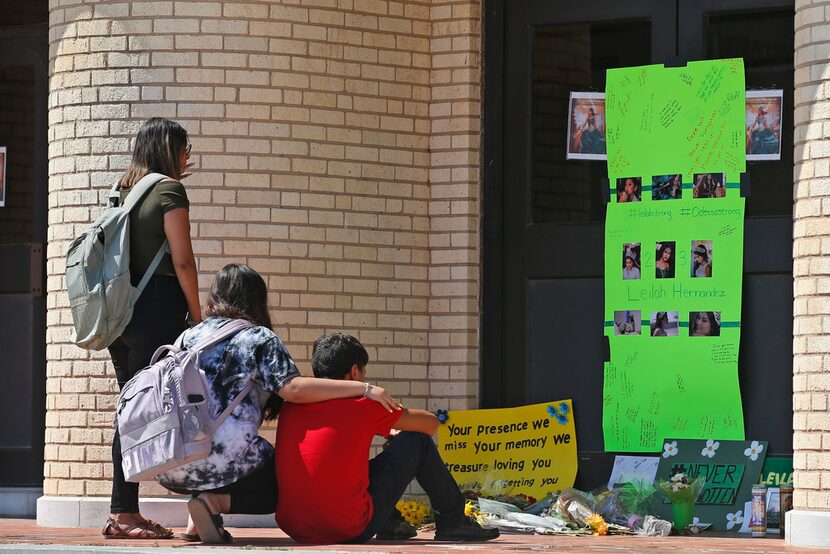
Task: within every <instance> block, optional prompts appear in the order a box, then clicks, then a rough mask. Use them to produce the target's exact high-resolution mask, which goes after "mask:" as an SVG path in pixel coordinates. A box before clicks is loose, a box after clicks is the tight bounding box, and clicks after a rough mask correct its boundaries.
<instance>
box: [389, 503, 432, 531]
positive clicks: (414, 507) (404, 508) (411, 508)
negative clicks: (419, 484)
mask: <svg viewBox="0 0 830 554" xmlns="http://www.w3.org/2000/svg"><path fill="white" fill-rule="evenodd" d="M395 507H396V508H397V509H398V511H399V512H400V513H401V515H402V516H403V518H404V519H405V520H406V521H407V522H408V523H409V524H410V525H415V526H418V525H420V524H421V523H423V521H424V519H426V517H427V516H428V515H429V508H427V507H426V506H425V505H423V504H421V503H420V502H415V501H414V500H412V501H409V502H404V501H402V500H399V501H398V503H397V504H395Z"/></svg>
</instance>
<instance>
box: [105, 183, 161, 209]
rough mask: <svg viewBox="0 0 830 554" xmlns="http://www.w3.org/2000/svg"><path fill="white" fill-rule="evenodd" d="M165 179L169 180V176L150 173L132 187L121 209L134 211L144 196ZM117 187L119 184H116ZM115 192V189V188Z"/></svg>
mask: <svg viewBox="0 0 830 554" xmlns="http://www.w3.org/2000/svg"><path fill="white" fill-rule="evenodd" d="M163 179H169V177H168V176H167V175H162V174H161V173H148V174H147V175H145V176H144V177H142V178H141V180H140V181H139V182H138V183H136V184H134V185H133V186H132V187H130V192H128V193H127V198H125V199H124V203H123V204H122V205H121V207H122V208H123V209H125V210H127V211H128V212H129V211H132V209H133V208H134V207H135V205H136V204H138V203H139V202H140V201H141V199H142V198H144V196H145V195H146V194H147V193H148V192H150V189H151V188H153V187H154V186H155V185H156V183H158V182H159V181H161V180H163ZM115 186H116V187H117V186H118V184H117V183H116V185H115ZM113 189H114V190H115V188H114V187H113Z"/></svg>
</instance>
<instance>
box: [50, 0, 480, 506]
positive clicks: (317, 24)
mask: <svg viewBox="0 0 830 554" xmlns="http://www.w3.org/2000/svg"><path fill="white" fill-rule="evenodd" d="M479 11H480V10H479V3H478V2H438V1H436V2H429V1H421V2H412V1H408V0H407V1H406V2H392V1H386V0H302V1H300V0H295V1H291V2H278V1H275V0H274V1H248V2H222V1H202V2H191V1H175V2H173V1H157V2H147V1H142V2H125V1H106V0H104V1H99V2H95V3H84V2H82V1H81V0H62V1H61V2H59V3H58V2H52V5H51V8H50V64H51V68H52V70H51V71H52V73H51V83H50V100H49V102H50V111H49V143H50V162H49V190H50V204H49V205H50V211H49V248H48V275H49V277H48V307H49V311H48V316H47V317H48V330H47V333H48V335H47V360H48V363H47V408H48V412H47V430H46V433H47V439H46V440H47V444H46V464H45V477H46V478H45V482H44V493H45V494H46V495H107V494H109V480H108V479H109V477H110V474H111V467H110V464H109V460H110V454H109V446H108V444H109V440H110V437H111V434H112V430H111V412H112V408H113V402H114V399H115V394H114V393H115V390H116V385H115V381H114V378H113V371H112V368H111V365H110V364H109V358H108V356H107V355H106V354H102V353H93V354H91V355H90V354H89V353H87V352H86V351H83V350H81V349H79V348H76V347H74V346H73V345H71V344H69V343H68V340H67V337H68V333H69V326H70V324H71V318H70V314H69V311H68V306H67V298H66V295H65V293H64V282H63V279H62V270H63V256H64V253H65V251H66V247H67V246H68V242H69V240H70V239H71V237H72V236H74V235H75V234H76V233H78V232H79V231H80V230H81V229H83V228H84V227H85V226H86V225H87V223H88V222H89V221H91V220H92V219H93V218H94V217H95V215H96V214H97V213H98V210H99V208H98V206H99V205H101V204H102V203H103V199H104V196H105V190H106V188H107V186H108V185H110V184H111V183H112V182H113V181H114V180H115V179H116V178H117V177H118V175H119V174H120V172H121V171H122V170H123V168H124V167H125V166H126V164H127V162H128V160H129V152H130V149H131V145H132V137H134V135H135V132H136V131H137V129H138V126H139V125H140V124H141V122H142V121H143V120H145V119H147V118H149V117H152V116H162V117H169V118H172V119H175V120H177V121H179V122H180V123H182V124H183V125H184V126H185V128H186V129H187V130H188V131H189V133H190V135H191V142H192V143H193V157H192V161H193V162H194V163H195V166H194V175H193V177H191V178H189V179H188V180H187V181H186V182H185V185H186V187H187V189H188V194H189V196H190V199H191V202H192V208H191V221H192V228H193V237H194V248H195V251H196V257H197V263H198V265H199V272H200V284H201V286H202V288H203V293H204V288H205V287H207V286H208V284H209V283H210V280H211V277H212V275H213V274H214V273H215V271H216V270H217V269H218V268H220V267H221V266H222V265H224V264H226V263H228V262H244V263H247V264H249V265H251V266H252V267H254V268H255V269H257V270H258V271H259V272H260V273H262V274H263V276H264V277H265V278H266V281H267V282H268V285H269V287H270V290H271V294H270V298H269V300H270V303H271V307H272V318H273V320H274V321H275V323H276V331H277V332H278V333H279V334H280V335H281V337H282V338H283V339H284V341H285V342H286V344H287V346H288V348H289V351H290V352H291V353H292V354H293V356H294V357H295V358H296V360H297V361H298V364H299V365H300V367H301V369H303V370H304V371H305V372H306V373H310V371H309V369H308V358H309V354H310V345H311V343H312V341H313V340H314V339H315V338H316V337H317V336H318V335H320V334H322V333H324V332H329V331H333V330H345V331H347V332H350V333H353V334H355V335H357V336H358V337H359V338H360V339H361V340H362V341H363V342H364V344H366V346H367V347H368V350H369V353H370V356H371V362H370V366H369V376H370V380H372V381H374V382H377V383H379V384H380V385H382V386H384V387H386V388H387V389H388V390H390V391H391V392H392V393H393V394H394V395H396V396H397V397H398V398H399V399H401V400H402V401H403V402H405V403H406V404H407V405H408V406H412V407H422V408H429V409H435V408H439V407H441V408H466V407H472V406H474V405H475V401H476V400H475V399H476V397H477V388H478V326H479V313H478V295H479V285H478V282H479V267H480V263H479V257H480V248H479V235H478V228H479V215H478V214H479V170H478V167H479V129H480V122H479V118H480V113H479V109H480V91H479V88H480V55H479V51H480V46H479V45H480V13H479ZM148 492H149V493H161V492H163V491H161V489H160V488H158V487H155V488H151V489H149V490H147V491H145V493H148Z"/></svg>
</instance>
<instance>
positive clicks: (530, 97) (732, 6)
mask: <svg viewBox="0 0 830 554" xmlns="http://www.w3.org/2000/svg"><path fill="white" fill-rule="evenodd" d="M485 8H486V9H485V32H484V36H485V52H484V60H485V62H484V63H485V71H484V75H485V83H484V114H485V121H484V166H483V167H484V205H483V210H484V212H483V213H484V221H483V236H484V247H483V260H484V262H483V263H484V271H483V310H482V313H483V323H482V407H504V406H516V405H521V404H527V403H534V402H545V401H550V400H557V399H560V398H573V400H574V411H575V418H576V427H577V444H578V448H579V456H580V460H579V467H580V469H579V475H578V477H577V486H582V487H587V488H591V487H593V486H596V485H598V484H599V483H601V482H602V480H603V479H604V478H605V479H607V476H608V474H609V471H610V464H611V462H612V461H613V457H614V454H615V453H613V452H605V451H604V447H603V437H602V381H603V366H602V362H603V359H604V355H605V353H604V351H603V330H602V325H603V303H604V293H603V266H602V264H603V233H604V229H603V221H604V218H605V205H604V203H603V199H602V197H601V190H602V179H604V178H605V177H606V165H605V162H604V161H581V160H580V161H573V160H572V161H566V160H565V148H566V144H565V142H566V136H567V131H566V125H567V115H566V111H567V104H568V95H569V92H570V91H598V92H601V91H604V89H605V70H606V69H609V68H613V67H625V66H636V65H644V64H650V63H666V64H668V65H682V64H685V63H686V62H687V61H692V60H697V59H716V58H726V57H742V58H744V63H745V66H746V82H747V88H781V89H784V105H785V113H788V112H789V113H791V112H792V106H793V103H792V102H793V79H794V67H793V48H794V10H793V4H792V2H791V1H789V0H778V1H769V0H718V1H714V0H711V1H708V0H678V1H677V2H666V1H664V0H630V1H626V2H619V1H616V0H586V1H585V2H570V3H552V2H547V1H543V0H510V1H506V0H493V1H488V2H486V3H485ZM782 141H783V144H782V159H781V160H780V161H768V162H752V163H748V164H747V171H748V173H749V174H750V176H751V179H752V184H753V187H752V195H751V196H750V197H749V198H748V199H747V219H746V228H745V237H746V239H745V250H744V275H745V277H744V291H743V317H742V321H744V322H746V323H745V325H744V326H743V331H742V344H741V352H740V356H741V357H740V364H739V374H740V379H741V390H742V396H743V406H744V416H745V421H746V424H745V427H746V429H745V430H746V436H747V437H752V438H763V439H767V440H769V441H770V444H769V451H770V454H773V455H775V454H778V455H792V429H791V428H790V425H789V423H787V424H786V425H776V426H771V425H769V424H768V422H769V421H770V420H771V419H772V420H775V421H781V422H789V421H791V413H792V407H791V394H792V354H791V352H792V317H791V313H792V168H793V161H792V154H793V137H792V125H791V124H789V123H787V122H786V121H785V127H784V133H783V137H782ZM770 310H775V312H774V313H770ZM764 313H766V314H767V315H766V317H765V316H764ZM754 321H763V322H764V324H763V325H753V324H752V322H754Z"/></svg>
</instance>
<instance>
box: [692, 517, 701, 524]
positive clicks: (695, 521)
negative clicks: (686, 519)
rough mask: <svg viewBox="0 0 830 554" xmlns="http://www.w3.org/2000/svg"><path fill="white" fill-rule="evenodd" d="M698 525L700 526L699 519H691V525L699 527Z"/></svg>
mask: <svg viewBox="0 0 830 554" xmlns="http://www.w3.org/2000/svg"><path fill="white" fill-rule="evenodd" d="M699 524H700V518H699V517H693V518H692V525H699Z"/></svg>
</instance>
